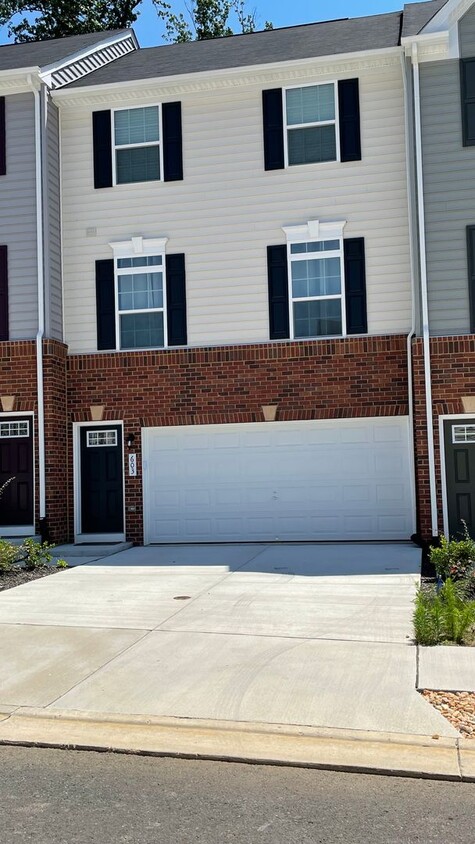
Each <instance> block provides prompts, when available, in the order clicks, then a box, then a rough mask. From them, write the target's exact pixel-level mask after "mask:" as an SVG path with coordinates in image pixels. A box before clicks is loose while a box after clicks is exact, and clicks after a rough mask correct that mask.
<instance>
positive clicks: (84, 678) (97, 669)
mask: <svg viewBox="0 0 475 844" xmlns="http://www.w3.org/2000/svg"><path fill="white" fill-rule="evenodd" d="M86 629H89V628H86ZM105 629H106V630H107V629H109V628H105ZM149 635H150V630H145V631H144V633H143V636H140V638H139V639H137V640H136V641H135V642H132V643H131V644H130V645H126V647H125V648H122V650H120V651H118V652H117V653H116V654H114V656H111V657H110V658H109V659H106V661H105V662H103V663H102V665H100V666H99V667H98V668H95V669H94V671H91V672H90V673H89V674H86V676H85V677H82V678H81V679H80V680H78V681H77V683H73V685H72V686H70V688H69V689H67V690H66V691H65V692H61V694H60V695H58V697H55V698H54V699H53V700H50V701H49V703H48V704H47V706H53V704H55V703H56V702H57V701H58V700H61V698H62V697H64V696H65V695H67V694H69V692H72V691H73V689H77V688H78V686H80V685H81V683H85V682H86V680H90V679H91V677H94V675H95V674H97V673H98V672H99V671H102V670H103V668H106V667H107V666H108V665H110V664H111V662H114V660H115V659H117V658H118V657H119V656H122V655H123V654H125V653H126V652H127V651H129V650H130V649H131V648H133V647H134V646H135V645H138V643H139V642H142V641H143V639H145V638H146V637H147V636H149Z"/></svg>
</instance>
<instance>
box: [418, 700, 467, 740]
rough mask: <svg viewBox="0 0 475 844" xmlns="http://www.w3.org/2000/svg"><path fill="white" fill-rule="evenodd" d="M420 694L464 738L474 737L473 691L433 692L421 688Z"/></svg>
mask: <svg viewBox="0 0 475 844" xmlns="http://www.w3.org/2000/svg"><path fill="white" fill-rule="evenodd" d="M422 695H423V696H424V697H425V698H426V700H428V701H429V703H431V704H432V706H435V708H436V709H438V710H439V712H441V713H442V715H443V716H444V717H445V718H447V721H450V723H451V724H452V725H453V726H454V727H455V729H456V730H458V731H459V732H460V733H462V735H463V737H464V738H469V739H475V692H433V691H429V689H423V691H422Z"/></svg>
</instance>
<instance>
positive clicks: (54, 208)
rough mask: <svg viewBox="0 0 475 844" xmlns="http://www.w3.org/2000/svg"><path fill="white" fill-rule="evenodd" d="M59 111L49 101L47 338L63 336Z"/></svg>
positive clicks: (47, 128) (46, 151) (46, 160)
mask: <svg viewBox="0 0 475 844" xmlns="http://www.w3.org/2000/svg"><path fill="white" fill-rule="evenodd" d="M59 157H60V153H59V114H58V109H57V107H56V105H55V104H54V103H52V102H51V101H49V102H48V111H47V121H46V143H45V150H44V160H45V176H46V178H45V196H44V226H45V231H46V237H45V244H44V251H45V269H46V273H45V276H46V277H45V286H46V302H47V306H46V309H45V316H46V332H47V335H48V336H49V337H54V338H56V339H57V340H62V339H63V292H62V287H61V206H60V203H61V188H60V162H59Z"/></svg>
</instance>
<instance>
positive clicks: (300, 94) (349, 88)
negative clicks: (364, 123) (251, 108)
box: [262, 79, 361, 170]
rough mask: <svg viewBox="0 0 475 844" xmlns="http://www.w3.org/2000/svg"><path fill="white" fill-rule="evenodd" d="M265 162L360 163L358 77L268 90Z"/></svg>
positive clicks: (277, 165) (271, 165)
mask: <svg viewBox="0 0 475 844" xmlns="http://www.w3.org/2000/svg"><path fill="white" fill-rule="evenodd" d="M262 121H263V132H264V138H263V140H264V166H265V169H266V170H283V169H284V168H286V167H292V166H295V165H298V164H320V163H323V162H326V161H338V162H341V163H344V162H347V161H360V159H361V132H360V94H359V80H358V79H340V80H339V81H338V82H324V83H322V84H319V85H300V86H296V87H292V88H290V87H289V88H270V89H269V90H264V91H263V92H262Z"/></svg>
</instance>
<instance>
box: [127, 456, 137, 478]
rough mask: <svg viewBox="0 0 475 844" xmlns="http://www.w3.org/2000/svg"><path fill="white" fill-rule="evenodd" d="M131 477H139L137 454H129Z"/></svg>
mask: <svg viewBox="0 0 475 844" xmlns="http://www.w3.org/2000/svg"><path fill="white" fill-rule="evenodd" d="M129 477H130V478H135V477H137V455H136V454H129Z"/></svg>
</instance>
